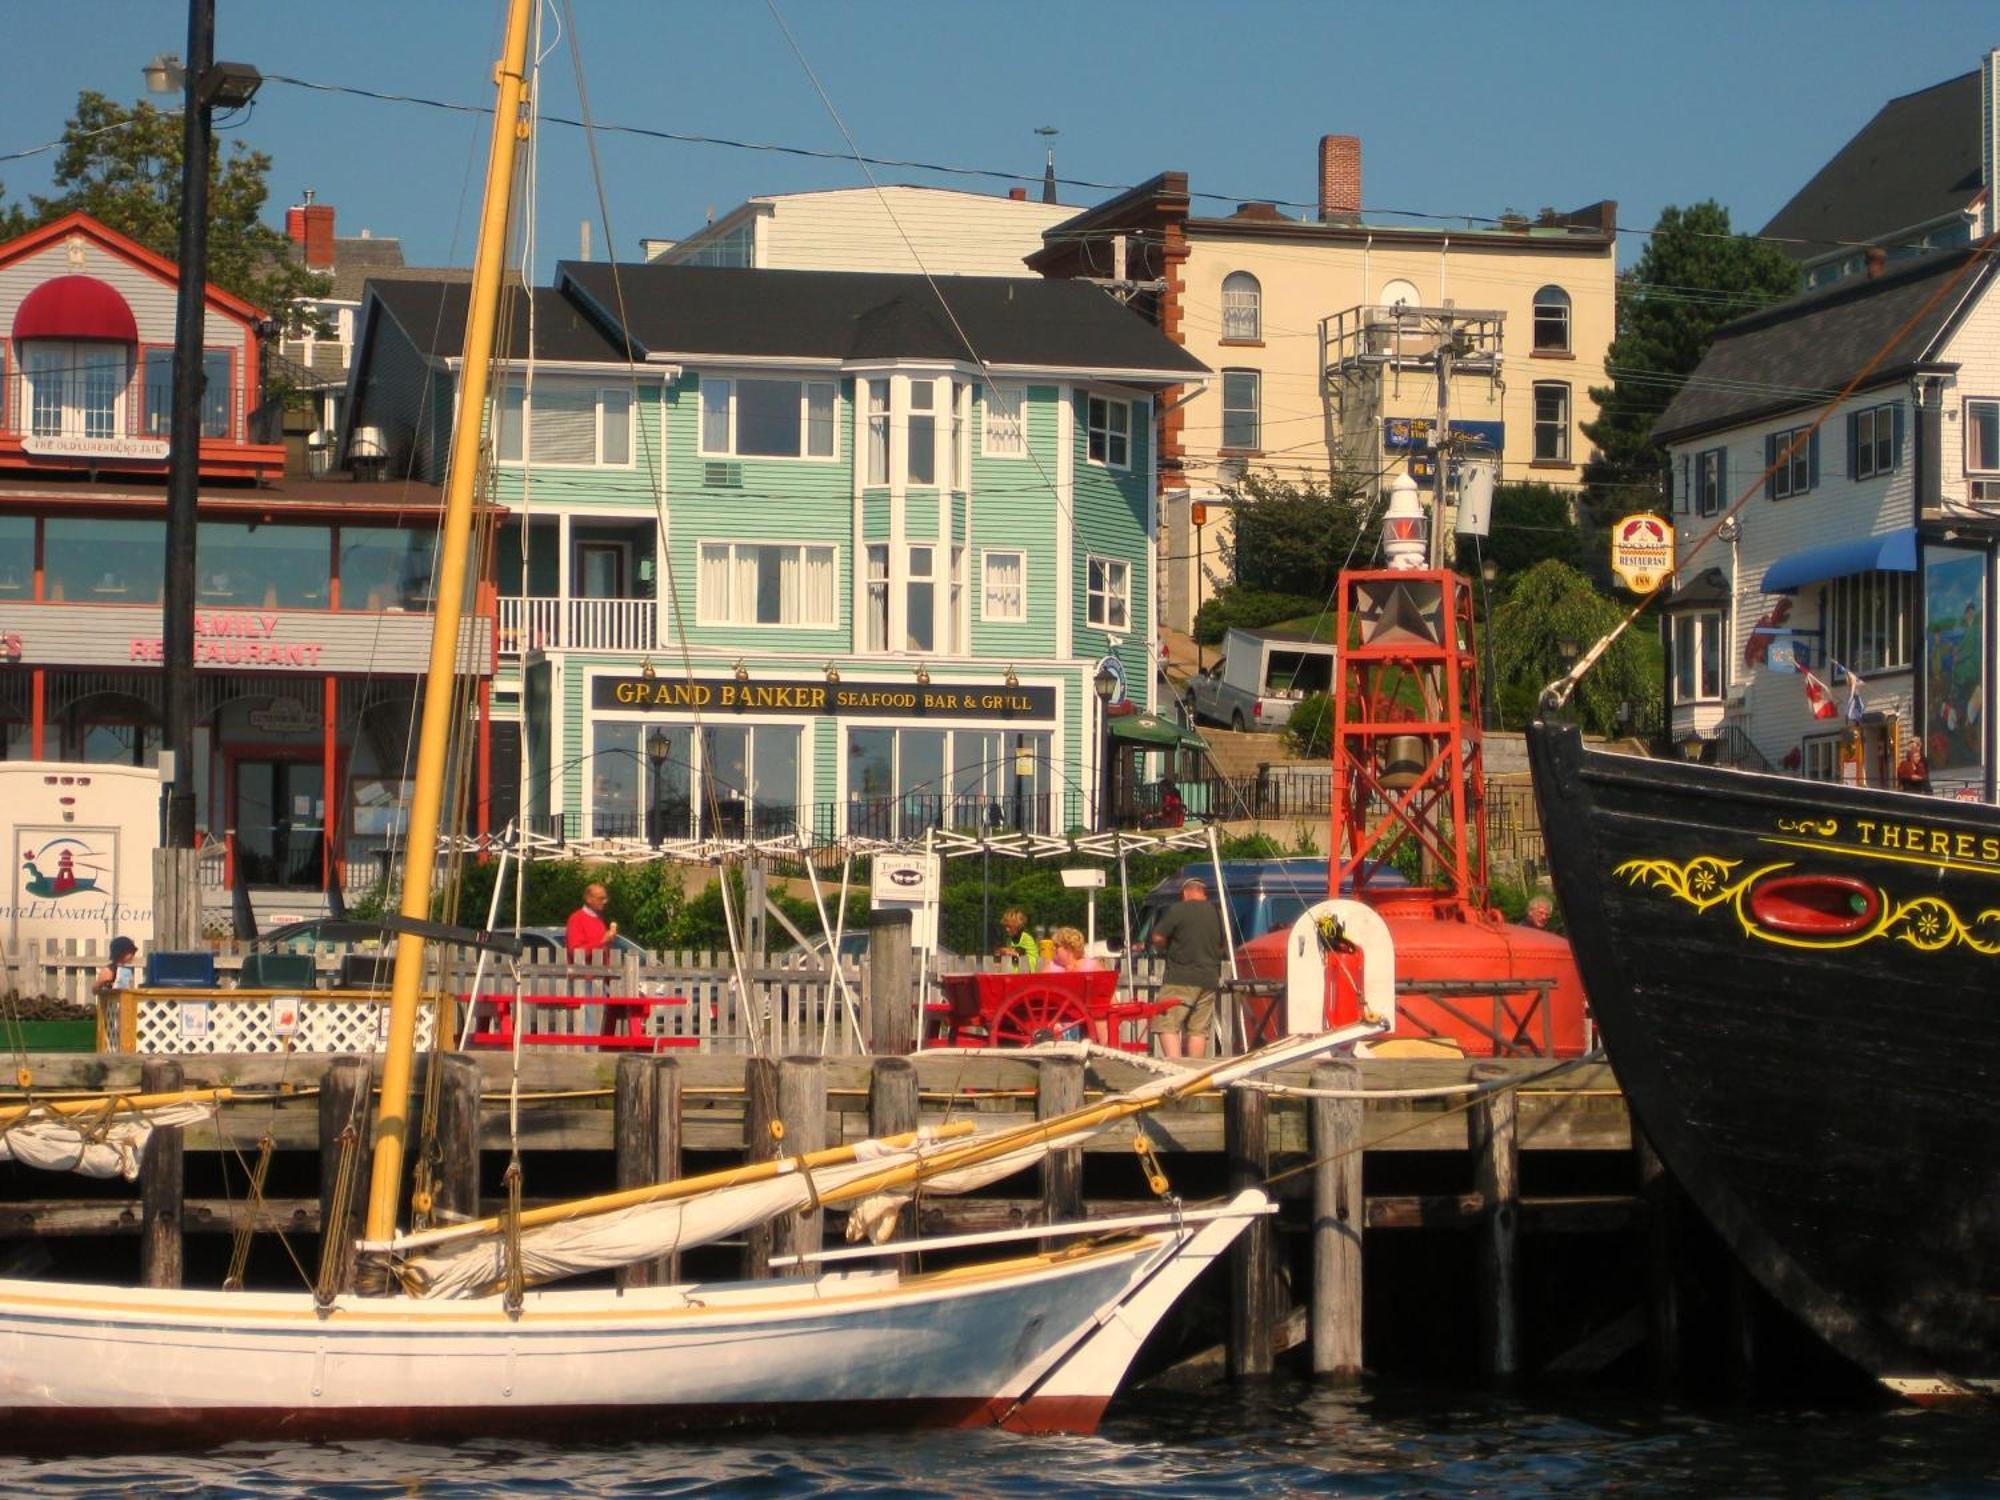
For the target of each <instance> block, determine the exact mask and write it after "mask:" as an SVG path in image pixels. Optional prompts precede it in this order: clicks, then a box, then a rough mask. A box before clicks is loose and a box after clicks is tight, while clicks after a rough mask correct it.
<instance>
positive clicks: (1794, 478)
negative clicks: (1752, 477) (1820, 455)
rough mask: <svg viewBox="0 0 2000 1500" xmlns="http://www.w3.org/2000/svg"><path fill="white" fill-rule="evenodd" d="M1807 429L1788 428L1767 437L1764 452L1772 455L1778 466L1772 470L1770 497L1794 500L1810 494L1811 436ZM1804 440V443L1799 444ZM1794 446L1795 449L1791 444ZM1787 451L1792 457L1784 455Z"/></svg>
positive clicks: (1809, 430)
mask: <svg viewBox="0 0 2000 1500" xmlns="http://www.w3.org/2000/svg"><path fill="white" fill-rule="evenodd" d="M1810 433H1811V429H1810V428H1807V427H1787V428H1785V429H1784V430H1783V431H1780V432H1774V433H1772V434H1770V443H1771V446H1770V447H1769V448H1767V449H1765V450H1764V451H1765V452H1767V453H1771V454H1774V455H1775V461H1776V463H1777V467H1776V468H1775V469H1773V470H1772V471H1771V481H1770V486H1771V498H1772V499H1773V500H1795V499H1797V498H1798V497H1799V496H1800V495H1808V494H1811V493H1812V487H1813V481H1812V437H1811V435H1810ZM1801 438H1803V439H1804V441H1803V442H1800V439H1801ZM1794 443H1797V444H1798V446H1797V447H1796V448H1794V447H1793V446H1792V445H1793V444H1794ZM1787 452H1789V453H1790V454H1791V456H1790V457H1789V458H1787V457H1786V456H1785V455H1786V453H1787Z"/></svg>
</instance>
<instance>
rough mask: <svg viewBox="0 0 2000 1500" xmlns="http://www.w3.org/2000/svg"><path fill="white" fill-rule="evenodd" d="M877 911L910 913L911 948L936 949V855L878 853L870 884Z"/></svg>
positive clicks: (869, 892) (871, 899)
mask: <svg viewBox="0 0 2000 1500" xmlns="http://www.w3.org/2000/svg"><path fill="white" fill-rule="evenodd" d="M868 895H869V900H870V901H871V902H872V904H873V905H874V908H875V910H877V911H906V912H908V913H909V914H910V945H911V946H912V947H914V948H918V949H921V950H923V951H925V952H935V951H936V949H937V901H938V857H937V856H936V855H935V854H878V855H876V856H875V870H874V874H873V876H872V877H871V878H870V881H869V889H868Z"/></svg>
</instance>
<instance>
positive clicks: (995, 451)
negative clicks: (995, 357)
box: [979, 385, 1028, 458]
mask: <svg viewBox="0 0 2000 1500" xmlns="http://www.w3.org/2000/svg"><path fill="white" fill-rule="evenodd" d="M1009 401H1011V402H1012V403H1013V406H1014V412H1013V418H1012V420H1013V424H1014V432H1013V437H1012V439H1011V442H1012V446H1011V447H1010V446H1008V443H1009V439H1007V438H1006V437H1005V436H1004V435H1003V434H1004V433H1005V430H1006V429H1005V423H1006V421H1007V418H1006V416H1005V415H1004V414H1000V417H999V421H1000V426H999V430H998V432H997V433H996V424H995V416H996V412H995V407H996V405H999V404H1001V403H1004V402H1009ZM979 429H980V432H979V455H980V457H982V458H1026V457H1027V456H1028V388H1027V387H1026V386H1025V385H989V386H987V387H986V395H985V399H984V400H982V401H981V402H980V403H979Z"/></svg>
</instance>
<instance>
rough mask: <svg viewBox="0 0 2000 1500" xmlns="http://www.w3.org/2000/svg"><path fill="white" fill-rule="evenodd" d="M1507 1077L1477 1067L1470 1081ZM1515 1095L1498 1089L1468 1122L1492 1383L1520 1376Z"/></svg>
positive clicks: (1485, 1368)
mask: <svg viewBox="0 0 2000 1500" xmlns="http://www.w3.org/2000/svg"><path fill="white" fill-rule="evenodd" d="M1505 1076H1506V1070H1505V1069H1504V1068H1496V1067H1493V1066H1491V1065H1489V1064H1475V1065H1474V1066H1473V1069H1472V1081H1473V1082H1475V1083H1484V1082H1489V1081H1492V1080H1494V1079H1497V1078H1502V1077H1505ZM1514 1120H1515V1097H1514V1090H1512V1089H1509V1088H1502V1089H1495V1090H1494V1091H1493V1092H1492V1093H1490V1094H1487V1095H1485V1096H1484V1097H1482V1098H1481V1099H1480V1100H1479V1102H1478V1103H1476V1104H1474V1105H1473V1106H1472V1111H1471V1115H1470V1119H1469V1124H1470V1134H1471V1146H1472V1158H1473V1184H1474V1186H1475V1187H1476V1188H1477V1189H1478V1191H1479V1195H1480V1199H1481V1201H1482V1204H1483V1206H1484V1212H1483V1215H1482V1218H1481V1221H1480V1227H1479V1229H1478V1231H1477V1232H1476V1234H1477V1238H1476V1241H1475V1243H1476V1246H1477V1248H1476V1251H1475V1254H1476V1255H1477V1257H1478V1262H1479V1364H1480V1369H1481V1372H1482V1373H1483V1374H1485V1376H1486V1377H1487V1378H1488V1379H1489V1380H1510V1379H1512V1378H1513V1377H1514V1376H1515V1375H1517V1374H1519V1373H1520V1368H1521V1343H1520V1310H1519V1276H1518V1267H1517V1263H1516V1257H1515V1250H1516V1241H1517V1240H1518V1238H1519V1234H1520V1220H1521V1174H1520V1154H1519V1142H1518V1140H1517V1138H1516V1135H1515V1130H1514Z"/></svg>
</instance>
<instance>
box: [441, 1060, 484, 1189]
mask: <svg viewBox="0 0 2000 1500" xmlns="http://www.w3.org/2000/svg"><path fill="white" fill-rule="evenodd" d="M432 1060H433V1063H434V1065H435V1066H437V1067H440V1068H442V1069H444V1076H443V1078H442V1079H441V1080H440V1083H441V1087H440V1089H439V1091H438V1157H439V1162H438V1173H437V1182H436V1185H435V1192H436V1202H435V1203H434V1204H433V1205H432V1209H431V1219H432V1222H433V1223H437V1224H451V1223H455V1222H459V1221H462V1220H465V1219H476V1218H478V1217H479V1090H480V1076H479V1064H478V1062H477V1061H476V1060H475V1059H473V1058H470V1057H467V1056H466V1055H465V1054H464V1053H463V1052H439V1053H433V1054H432Z"/></svg>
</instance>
